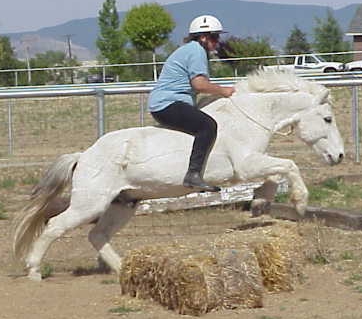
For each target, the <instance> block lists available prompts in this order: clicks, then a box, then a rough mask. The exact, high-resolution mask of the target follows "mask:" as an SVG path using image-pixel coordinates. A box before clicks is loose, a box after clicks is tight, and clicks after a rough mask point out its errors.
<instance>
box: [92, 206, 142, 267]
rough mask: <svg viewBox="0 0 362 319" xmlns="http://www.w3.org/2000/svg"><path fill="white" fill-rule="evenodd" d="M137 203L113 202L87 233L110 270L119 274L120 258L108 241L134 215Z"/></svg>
mask: <svg viewBox="0 0 362 319" xmlns="http://www.w3.org/2000/svg"><path fill="white" fill-rule="evenodd" d="M136 208H137V203H134V202H125V201H122V200H121V201H117V202H113V203H112V204H111V205H110V207H109V208H108V210H107V211H106V213H105V214H104V215H102V217H101V218H100V219H99V221H98V222H97V224H96V225H95V226H94V228H93V229H92V230H91V231H90V232H89V236H88V238H89V241H90V242H91V244H92V245H93V247H94V248H95V249H96V250H97V251H98V252H99V254H100V256H101V258H102V259H103V260H104V261H105V262H106V263H107V265H108V266H109V267H111V269H112V270H114V271H115V272H117V273H119V270H120V266H121V258H120V257H119V255H118V254H117V253H116V252H115V251H114V250H113V248H112V246H111V244H110V243H109V241H110V240H111V238H112V236H113V235H114V234H115V232H116V231H117V230H119V229H120V228H121V227H123V226H124V225H126V224H127V222H128V221H129V219H130V218H131V217H132V216H133V215H134V213H135V211H136Z"/></svg>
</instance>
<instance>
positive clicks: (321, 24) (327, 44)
mask: <svg viewBox="0 0 362 319" xmlns="http://www.w3.org/2000/svg"><path fill="white" fill-rule="evenodd" d="M314 49H315V50H316V51H317V52H320V53H323V52H324V53H325V52H343V51H350V50H351V45H350V43H349V42H346V41H343V31H342V29H341V28H340V26H339V24H338V21H337V20H336V19H335V18H334V16H333V14H332V11H331V10H328V12H327V17H326V19H320V18H317V26H316V27H315V28H314ZM344 59H345V57H341V56H335V57H333V60H336V61H341V62H343V61H344Z"/></svg>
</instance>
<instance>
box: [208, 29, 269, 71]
mask: <svg viewBox="0 0 362 319" xmlns="http://www.w3.org/2000/svg"><path fill="white" fill-rule="evenodd" d="M274 54H275V51H274V50H273V49H272V48H271V46H270V44H269V40H268V39H267V38H259V39H254V38H252V37H247V38H244V39H242V38H239V37H234V36H232V37H229V38H228V39H227V40H225V41H221V42H220V45H219V50H218V56H219V57H220V58H239V57H257V56H268V55H274ZM262 62H263V61H262V60H241V61H230V62H227V63H228V64H229V69H230V66H231V68H232V69H233V70H234V75H245V74H246V73H248V72H250V71H252V70H254V69H255V68H256V67H257V66H259V65H260V64H262ZM264 62H265V61H264ZM225 72H228V71H227V68H226V69H225V67H224V68H221V69H220V68H219V71H218V72H216V74H213V75H214V76H227V75H229V76H230V75H232V74H225Z"/></svg>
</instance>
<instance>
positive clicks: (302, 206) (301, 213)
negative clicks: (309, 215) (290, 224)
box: [295, 203, 307, 217]
mask: <svg viewBox="0 0 362 319" xmlns="http://www.w3.org/2000/svg"><path fill="white" fill-rule="evenodd" d="M295 209H296V211H297V213H298V215H299V216H300V217H304V215H305V211H306V209H307V204H305V203H302V204H297V205H295Z"/></svg>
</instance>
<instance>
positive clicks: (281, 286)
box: [254, 240, 293, 291]
mask: <svg viewBox="0 0 362 319" xmlns="http://www.w3.org/2000/svg"><path fill="white" fill-rule="evenodd" d="M254 251H255V255H256V257H257V259H258V263H259V267H260V271H261V274H262V276H263V285H264V287H265V288H266V289H268V291H291V290H293V276H292V262H291V260H289V258H288V256H287V255H286V254H285V251H284V250H283V245H282V243H280V242H279V241H278V240H274V241H266V242H259V243H255V244H254Z"/></svg>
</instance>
